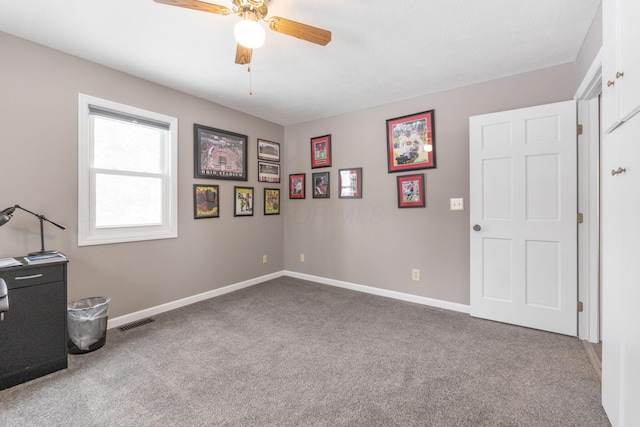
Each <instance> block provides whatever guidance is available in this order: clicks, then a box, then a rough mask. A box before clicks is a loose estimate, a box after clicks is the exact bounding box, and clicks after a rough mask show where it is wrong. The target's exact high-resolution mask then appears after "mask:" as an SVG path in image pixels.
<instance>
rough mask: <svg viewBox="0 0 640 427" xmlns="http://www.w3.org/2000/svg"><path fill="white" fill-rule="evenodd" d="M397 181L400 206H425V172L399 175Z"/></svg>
mask: <svg viewBox="0 0 640 427" xmlns="http://www.w3.org/2000/svg"><path fill="white" fill-rule="evenodd" d="M397 181H398V207H399V208H424V207H425V206H426V192H425V186H424V174H423V173H418V174H415V175H403V176H399V177H397Z"/></svg>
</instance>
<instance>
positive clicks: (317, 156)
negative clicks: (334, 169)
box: [311, 135, 331, 169]
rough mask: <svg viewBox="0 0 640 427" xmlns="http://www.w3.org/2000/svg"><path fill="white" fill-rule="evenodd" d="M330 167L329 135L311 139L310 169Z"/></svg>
mask: <svg viewBox="0 0 640 427" xmlns="http://www.w3.org/2000/svg"><path fill="white" fill-rule="evenodd" d="M329 166H331V135H323V136H316V137H315V138H311V169H315V168H328V167H329Z"/></svg>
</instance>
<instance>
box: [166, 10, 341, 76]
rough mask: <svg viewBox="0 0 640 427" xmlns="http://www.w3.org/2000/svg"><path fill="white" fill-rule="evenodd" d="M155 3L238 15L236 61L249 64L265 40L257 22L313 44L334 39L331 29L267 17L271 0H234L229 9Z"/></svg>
mask: <svg viewBox="0 0 640 427" xmlns="http://www.w3.org/2000/svg"><path fill="white" fill-rule="evenodd" d="M154 1H155V2H156V3H163V4H168V5H171V6H179V7H185V8H187V9H194V10H199V11H202V12H209V13H215V14H218V15H238V16H240V17H241V18H242V21H240V22H238V23H237V24H236V26H235V29H234V34H235V36H236V40H237V42H238V44H237V48H236V64H249V63H250V62H251V55H252V53H253V49H254V48H257V47H260V46H262V43H264V29H263V28H262V26H260V25H259V24H258V21H264V22H267V23H268V24H269V28H270V29H271V30H273V31H275V32H277V33H281V34H286V35H288V36H293V37H297V38H299V39H301V40H306V41H308V42H311V43H315V44H319V45H321V46H325V45H326V44H327V43H329V42H330V41H331V32H330V31H327V30H323V29H322V28H317V27H312V26H311V25H306V24H302V23H300V22H296V21H292V20H290V19H285V18H281V17H279V16H272V17H270V18H266V16H267V14H268V13H269V11H268V8H267V3H268V2H269V0H232V3H233V6H231V8H228V7H226V6H220V5H217V4H212V3H207V2H205V1H199V0H154Z"/></svg>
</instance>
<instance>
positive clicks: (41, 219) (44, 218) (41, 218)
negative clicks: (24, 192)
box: [14, 205, 65, 230]
mask: <svg viewBox="0 0 640 427" xmlns="http://www.w3.org/2000/svg"><path fill="white" fill-rule="evenodd" d="M14 208H16V209H21V210H23V211H25V212H28V213H30V214H31V215H33V216H35V217H36V218H38V219H39V220H40V222H42V221H43V220H44V221H47V222H48V223H51V224H53V225H55V226H56V227H58V228H59V229H61V230H65V228H64V227H63V226H61V225H60V224H56V223H55V222H53V221H51V220H50V219H47V218H46V217H45V216H44V215H40V214H37V213H35V212H31V211H30V210H29V209H25V208H23V207H22V206H20V205H15V206H14Z"/></svg>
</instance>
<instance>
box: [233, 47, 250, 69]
mask: <svg viewBox="0 0 640 427" xmlns="http://www.w3.org/2000/svg"><path fill="white" fill-rule="evenodd" d="M252 53H253V49H251V48H248V47H244V46H242V45H241V44H240V43H238V47H237V48H236V64H241V65H244V64H250V63H251V54H252Z"/></svg>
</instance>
